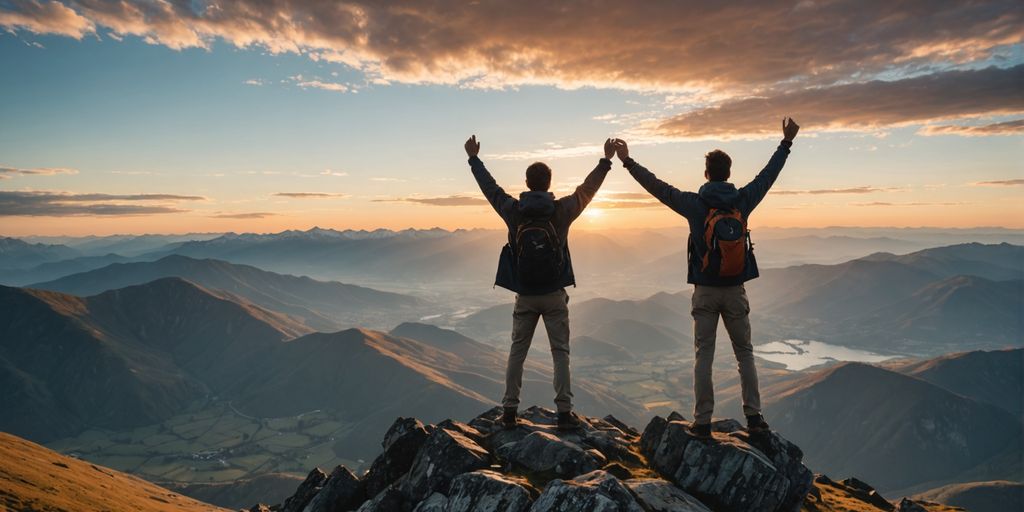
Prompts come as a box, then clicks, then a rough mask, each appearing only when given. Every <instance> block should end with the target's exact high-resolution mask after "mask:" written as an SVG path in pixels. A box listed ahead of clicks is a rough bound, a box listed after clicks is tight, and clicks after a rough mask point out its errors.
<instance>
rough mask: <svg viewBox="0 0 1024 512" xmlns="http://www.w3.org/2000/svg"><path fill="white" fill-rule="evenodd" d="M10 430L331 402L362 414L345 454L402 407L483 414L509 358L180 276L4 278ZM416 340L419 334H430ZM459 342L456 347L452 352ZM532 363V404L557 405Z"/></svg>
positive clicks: (603, 393)
mask: <svg viewBox="0 0 1024 512" xmlns="http://www.w3.org/2000/svg"><path fill="white" fill-rule="evenodd" d="M0 305H2V308H0V382H2V383H3V385H4V389H5V390H10V392H9V393H5V394H4V396H3V397H2V398H0V407H3V409H4V410H5V411H10V412H11V413H10V414H5V415H3V416H2V417H0V430H4V431H8V432H11V433H14V434H17V435H21V436H24V437H27V438H29V439H33V440H38V441H44V442H45V441H49V440H53V439H56V438H59V437H65V436H70V435H74V434H75V433H77V432H80V431H81V430H83V429H85V428H88V427H101V428H106V429H112V430H118V429H127V428H131V427H136V426H141V425H147V424H152V423H157V422H159V421H161V420H163V419H166V418H169V417H171V416H173V415H174V414H177V413H180V412H181V411H183V410H185V408H186V407H187V406H189V405H190V404H194V403H196V402H200V401H203V400H206V399H208V398H209V397H211V396H217V397H219V398H220V399H222V400H231V401H232V403H233V404H234V406H235V407H237V408H238V409H239V410H240V411H242V412H243V413H245V414H249V415H256V416H263V417H279V416H286V415H296V414H300V413H303V412H306V411H310V410H314V409H331V410H332V411H335V412H336V413H337V414H339V415H341V416H342V417H344V418H348V419H349V421H351V422H353V424H354V427H353V428H352V429H351V430H350V431H349V432H348V435H347V436H346V437H345V438H342V439H337V440H336V443H337V449H336V451H337V453H338V455H339V456H344V457H349V458H352V459H355V458H359V457H366V456H369V455H372V454H373V453H374V452H375V451H376V448H375V446H374V445H373V444H372V443H368V442H365V440H366V438H365V437H364V436H365V435H368V434H369V433H371V432H372V433H374V435H376V434H375V433H376V432H377V431H378V430H379V429H381V428H382V425H383V426H386V425H387V423H388V422H390V421H391V420H393V419H394V417H395V416H397V415H402V414H412V413H415V414H419V415H422V416H423V417H428V418H435V417H437V416H439V415H441V414H454V413H459V414H462V415H472V414H475V413H477V412H479V411H480V410H483V409H485V408H487V407H489V406H490V405H492V404H493V403H495V401H496V400H497V399H498V398H499V397H500V394H501V391H502V389H503V382H504V357H505V355H504V354H503V353H501V352H499V351H497V350H495V349H493V348H491V347H489V346H487V345H483V344H480V343H476V342H473V341H472V340H467V339H464V338H463V337H461V336H459V335H458V334H456V333H453V332H444V331H441V330H439V329H437V328H435V327H431V326H416V325H405V326H399V328H398V329H396V330H395V331H394V333H395V334H387V333H384V332H379V331H371V330H366V329H348V330H344V331H339V332H332V333H310V332H309V331H310V330H309V329H308V327H306V326H305V325H303V324H301V323H298V322H296V321H294V320H293V319H291V318H290V317H287V316H285V315H282V314H280V313H276V312H271V311H268V310H266V309H263V308H261V307H259V306H257V305H254V304H252V303H249V302H245V301H243V300H242V299H240V298H239V297H238V296H234V295H226V294H223V293H220V292H216V291H211V290H208V289H205V288H203V287H200V286H198V285H196V284H193V283H191V282H189V281H186V280H183V279H180V278H163V279H159V280H156V281H153V282H150V283H146V284H143V285H136V286H129V287H126V288H120V289H117V290H111V291H107V292H103V293H101V294H98V295H94V296H90V297H85V298H82V297H78V296H73V295H67V294H62V293H58V292H50V291H42V290H33V289H18V288H8V287H0ZM413 337H415V338H422V339H423V341H420V340H418V339H414V338H413ZM449 350H457V352H452V351H449ZM548 375H550V373H549V370H547V369H546V368H544V367H543V366H537V365H533V364H531V365H530V367H529V368H528V372H527V374H526V377H525V380H526V384H525V387H526V391H525V393H524V399H527V400H532V401H536V402H546V401H548V400H550V398H551V397H550V396H549V395H550V391H546V392H545V391H542V390H549V389H550V383H549V380H550V379H549V377H548ZM574 387H575V391H576V397H577V402H578V406H579V407H580V408H581V409H583V410H586V409H598V408H600V410H607V411H613V412H614V413H615V414H617V415H619V416H621V417H624V418H638V417H639V411H638V408H637V407H636V406H635V405H632V404H630V403H628V402H627V401H626V400H624V399H622V398H621V397H619V396H618V395H617V394H616V393H615V392H614V391H613V390H611V389H609V388H607V387H605V386H602V385H600V384H597V383H593V382H588V381H586V380H581V381H578V382H576V383H575V386H574Z"/></svg>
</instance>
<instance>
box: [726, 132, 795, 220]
mask: <svg viewBox="0 0 1024 512" xmlns="http://www.w3.org/2000/svg"><path fill="white" fill-rule="evenodd" d="M787 121H788V123H787ZM799 131H800V125H798V124H796V121H793V120H792V119H791V118H788V117H787V118H785V119H783V120H782V137H783V138H782V142H781V143H779V147H778V148H777V149H776V150H775V154H773V155H772V157H771V159H770V160H768V164H767V165H765V166H764V169H762V170H761V172H759V173H757V176H755V177H754V179H753V180H751V182H750V183H748V184H747V185H746V186H744V187H743V188H741V189H740V191H741V193H745V194H746V196H747V201H748V205H749V206H748V208H749V209H750V211H754V208H757V205H758V204H759V203H760V202H761V200H762V199H764V196H765V195H767V194H768V190H770V189H771V188H772V185H774V184H775V180H776V179H778V177H779V173H780V172H782V167H783V166H784V165H786V158H787V157H788V156H789V148H790V147H791V146H792V145H793V138H794V137H796V134H797V132H799ZM748 213H749V212H748Z"/></svg>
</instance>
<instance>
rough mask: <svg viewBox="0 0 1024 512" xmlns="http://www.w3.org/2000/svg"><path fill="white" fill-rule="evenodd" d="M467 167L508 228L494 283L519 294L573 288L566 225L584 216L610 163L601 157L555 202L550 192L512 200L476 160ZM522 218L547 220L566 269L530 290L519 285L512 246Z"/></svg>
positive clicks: (524, 194) (482, 164)
mask: <svg viewBox="0 0 1024 512" xmlns="http://www.w3.org/2000/svg"><path fill="white" fill-rule="evenodd" d="M469 166H470V168H471V169H472V170H473V177H474V178H476V182H477V184H478V185H480V191H481V192H483V193H484V197H486V198H487V201H488V202H490V203H491V206H493V207H494V211H496V212H498V215H500V216H501V219H502V220H504V221H505V225H506V226H507V227H508V238H509V243H508V244H506V245H505V247H503V248H502V250H501V256H500V257H499V258H498V272H497V275H496V276H495V279H494V284H495V285H497V286H500V287H502V288H507V289H509V290H512V291H514V292H516V293H518V294H520V295H542V294H545V293H551V292H553V291H556V290H559V289H561V288H565V287H566V286H575V285H576V276H575V275H574V274H573V271H572V259H571V258H570V257H569V225H571V224H572V221H574V220H576V218H577V217H579V216H580V214H581V213H583V209H584V208H586V207H587V205H588V204H590V200H591V199H593V198H594V194H597V190H598V189H599V188H601V184H602V183H604V177H605V175H607V174H608V171H609V170H611V168H612V161H611V160H608V159H607V158H602V159H601V161H600V162H599V163H598V164H597V167H595V168H594V170H593V171H591V172H590V174H589V175H587V178H586V179H585V180H583V184H581V185H580V186H578V187H576V191H575V192H573V193H572V194H570V195H567V196H565V197H563V198H561V199H555V195H554V194H552V193H551V192H541V191H528V192H523V193H522V194H519V199H515V198H513V197H512V196H510V195H508V194H507V193H506V192H505V190H504V189H502V188H501V187H500V186H498V183H497V182H496V181H494V177H493V176H491V173H490V172H488V171H487V168H486V167H484V163H483V161H481V160H480V159H479V158H477V157H475V156H474V157H471V158H470V159H469ZM524 217H542V218H543V217H550V218H551V224H552V225H553V226H554V228H555V233H556V234H557V235H558V240H559V242H561V244H562V252H563V254H564V255H565V267H564V268H563V269H562V276H561V277H560V278H559V279H558V281H556V282H553V283H551V285H550V286H546V287H541V288H531V287H527V286H524V285H523V284H522V283H520V282H519V279H518V272H516V268H515V265H516V262H515V258H514V257H513V253H512V247H511V245H512V241H513V240H514V238H515V232H516V229H517V228H518V226H519V224H520V223H521V222H522V220H523V218H524Z"/></svg>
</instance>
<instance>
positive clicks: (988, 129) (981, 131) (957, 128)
mask: <svg viewBox="0 0 1024 512" xmlns="http://www.w3.org/2000/svg"><path fill="white" fill-rule="evenodd" d="M918 133H920V134H921V135H965V136H968V137H987V136H989V135H1019V134H1022V133H1024V119H1015V120H1013V121H1005V122H1002V123H990V124H982V125H957V124H954V125H941V126H936V125H929V126H925V127H923V128H921V130H919V131H918Z"/></svg>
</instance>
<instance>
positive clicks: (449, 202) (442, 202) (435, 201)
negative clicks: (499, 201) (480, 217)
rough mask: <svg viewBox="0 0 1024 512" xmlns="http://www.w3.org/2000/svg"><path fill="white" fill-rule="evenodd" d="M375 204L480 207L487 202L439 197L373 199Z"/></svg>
mask: <svg viewBox="0 0 1024 512" xmlns="http://www.w3.org/2000/svg"><path fill="white" fill-rule="evenodd" d="M373 202H375V203H417V204H428V205H431V206H481V205H486V204H487V201H486V200H484V199H482V198H479V197H471V196H464V195H451V196H441V197H399V198H394V199H374V200H373Z"/></svg>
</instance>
